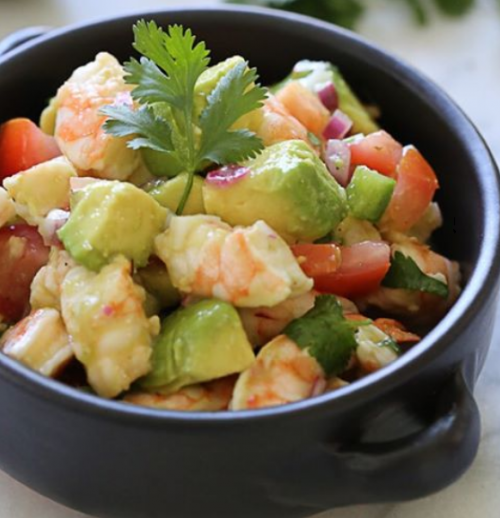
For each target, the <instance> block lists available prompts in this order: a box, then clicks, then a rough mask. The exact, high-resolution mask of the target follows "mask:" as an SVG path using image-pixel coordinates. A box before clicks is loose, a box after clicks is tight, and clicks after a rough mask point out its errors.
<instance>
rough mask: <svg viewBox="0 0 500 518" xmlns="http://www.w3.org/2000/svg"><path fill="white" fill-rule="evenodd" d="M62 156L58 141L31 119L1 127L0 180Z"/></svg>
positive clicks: (18, 120) (20, 120) (7, 123)
mask: <svg viewBox="0 0 500 518" xmlns="http://www.w3.org/2000/svg"><path fill="white" fill-rule="evenodd" d="M60 155H61V151H60V150H59V148H58V146H57V144H56V140H55V139H54V137H51V136H50V135H46V134H45V133H44V132H43V131H42V130H41V129H40V128H39V127H38V126H37V125H36V124H35V123H34V122H31V121H30V120H29V119H12V120H10V121H8V122H6V123H5V124H2V126H0V180H3V179H4V178H7V177H8V176H12V175H14V174H16V173H19V172H20V171H25V170H26V169H29V168H30V167H33V166H35V165H37V164H41V163H42V162H47V160H51V159H52V158H55V157H57V156H60Z"/></svg>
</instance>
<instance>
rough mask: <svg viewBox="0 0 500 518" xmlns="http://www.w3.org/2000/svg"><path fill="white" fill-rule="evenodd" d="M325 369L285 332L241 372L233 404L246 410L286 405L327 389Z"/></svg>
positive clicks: (235, 407) (237, 408)
mask: <svg viewBox="0 0 500 518" xmlns="http://www.w3.org/2000/svg"><path fill="white" fill-rule="evenodd" d="M325 387H326V380H325V373H324V372H323V369H322V368H321V366H320V364H319V363H318V362H317V361H316V359H315V358H313V357H312V356H310V355H309V354H308V353H307V352H306V351H304V350H302V349H300V348H299V346H298V345H297V344H296V343H295V342H294V341H292V340H290V339H289V338H288V337H286V336H285V335H280V336H278V337H277V338H275V339H274V340H273V341H272V342H269V343H268V344H267V345H266V346H265V347H263V348H262V349H261V350H260V352H259V354H258V355H257V358H256V360H255V362H254V363H253V364H252V365H251V367H249V368H248V369H247V370H246V371H244V372H243V373H242V374H240V376H239V378H238V381H237V382H236V387H235V388H234V393H233V399H232V400H231V405H230V408H231V409H232V410H245V409H255V408H263V407H270V406H276V405H284V404H286V403H293V402H295V401H300V400H301V399H306V398H309V397H312V396H315V395H318V394H321V393H323V392H324V389H325Z"/></svg>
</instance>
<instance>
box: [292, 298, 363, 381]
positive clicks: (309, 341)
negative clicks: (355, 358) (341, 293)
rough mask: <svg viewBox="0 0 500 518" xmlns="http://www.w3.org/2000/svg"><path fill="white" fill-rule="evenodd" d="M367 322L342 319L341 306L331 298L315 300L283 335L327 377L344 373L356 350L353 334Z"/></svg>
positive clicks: (335, 299)
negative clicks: (307, 310)
mask: <svg viewBox="0 0 500 518" xmlns="http://www.w3.org/2000/svg"><path fill="white" fill-rule="evenodd" d="M369 323H371V321H370V320H366V321H354V320H352V321H351V320H347V319H346V318H344V314H343V310H342V305H341V304H340V302H339V301H338V300H337V297H335V296H334V295H320V296H318V297H316V302H315V305H314V308H313V309H311V310H310V311H309V312H308V313H306V314H305V315H304V316H303V317H301V318H299V319H297V320H294V321H293V322H292V323H291V324H289V325H288V326H287V327H286V328H285V330H284V334H285V335H287V336H288V337H289V338H290V339H291V340H293V341H294V342H295V343H296V344H297V345H298V346H299V347H300V348H301V349H307V351H308V353H309V354H310V355H311V356H313V357H314V358H316V360H318V362H319V364H320V365H321V366H322V367H323V370H324V371H325V374H326V375H327V376H333V375H336V374H340V373H341V372H343V371H344V370H345V369H346V367H347V364H348V363H349V360H350V359H351V356H352V354H353V352H354V351H355V350H356V347H357V346H358V344H357V342H356V337H355V332H356V329H357V328H358V327H360V326H363V325H367V324H369Z"/></svg>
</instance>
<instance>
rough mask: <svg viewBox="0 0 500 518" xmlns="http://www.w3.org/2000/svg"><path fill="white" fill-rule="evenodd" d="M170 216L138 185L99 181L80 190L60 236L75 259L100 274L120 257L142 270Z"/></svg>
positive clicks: (60, 231) (59, 232)
mask: <svg viewBox="0 0 500 518" xmlns="http://www.w3.org/2000/svg"><path fill="white" fill-rule="evenodd" d="M166 217H167V211H166V209H164V208H163V207H161V206H160V205H159V204H158V202H156V201H155V200H154V199H153V198H152V197H151V196H150V195H149V194H147V193H145V192H144V191H142V190H141V189H138V188H137V187H135V186H134V185H132V184H129V183H125V182H118V181H98V182H95V183H92V184H90V185H87V186H86V187H84V188H83V189H81V190H80V191H78V201H77V202H76V203H75V202H73V204H72V211H71V216H70V218H69V220H68V222H67V223H66V224H65V225H64V226H63V227H62V228H61V230H59V231H58V233H57V234H58V236H59V238H60V239H61V241H62V242H63V244H64V247H65V248H66V250H67V251H68V252H69V254H70V255H71V256H72V257H73V259H75V261H77V262H79V263H80V264H82V265H83V266H86V267H87V268H88V269H90V270H94V271H99V270H100V269H101V268H102V267H103V266H104V265H106V264H108V263H109V262H110V261H111V260H112V259H113V258H114V257H115V256H117V255H119V254H122V255H124V256H125V257H126V258H128V259H130V260H132V261H133V262H134V265H135V267H141V266H145V265H146V264H147V263H148V258H149V256H150V255H151V252H152V250H153V242H154V239H155V237H156V236H157V235H158V234H159V233H160V232H162V230H163V228H164V225H165V221H166Z"/></svg>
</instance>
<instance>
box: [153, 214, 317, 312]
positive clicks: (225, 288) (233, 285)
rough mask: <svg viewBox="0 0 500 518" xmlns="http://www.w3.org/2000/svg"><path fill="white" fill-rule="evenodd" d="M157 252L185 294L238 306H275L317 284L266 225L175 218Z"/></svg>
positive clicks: (158, 241) (209, 218) (158, 242)
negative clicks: (241, 224) (237, 225)
mask: <svg viewBox="0 0 500 518" xmlns="http://www.w3.org/2000/svg"><path fill="white" fill-rule="evenodd" d="M155 249H156V253H157V255H158V256H159V257H160V259H162V261H163V262H164V263H165V264H166V265H167V269H168V271H169V273H170V277H171V280H172V284H173V285H174V286H175V287H176V288H177V289H179V290H180V291H181V292H182V293H184V294H190V295H195V296H201V297H215V298H218V299H221V300H225V301H227V302H231V303H232V304H234V305H235V306H237V307H259V306H266V307H272V306H275V305H277V304H279V303H280V302H283V301H284V300H286V299H287V298H289V297H293V296H298V295H301V294H303V293H307V292H308V291H310V290H311V289H312V285H313V281H312V280H311V279H309V278H308V277H306V276H305V274H304V273H303V272H302V270H301V268H300V266H299V264H298V263H297V260H296V258H295V257H294V255H293V253H292V251H291V250H290V248H289V247H288V245H287V244H286V243H285V242H284V241H283V239H281V237H279V236H278V235H277V234H276V232H274V231H273V230H272V229H271V228H270V227H269V226H268V225H267V224H266V223H264V222H263V221H258V222H257V223H255V224H254V225H252V226H251V227H248V228H240V227H237V228H234V229H233V228H231V227H230V226H229V225H227V224H225V223H223V222H222V221H221V220H220V218H218V217H215V216H205V215H197V216H172V217H171V219H170V226H169V228H168V229H167V230H166V231H165V232H164V233H163V234H161V235H160V236H158V237H157V238H156V241H155Z"/></svg>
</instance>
